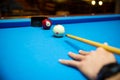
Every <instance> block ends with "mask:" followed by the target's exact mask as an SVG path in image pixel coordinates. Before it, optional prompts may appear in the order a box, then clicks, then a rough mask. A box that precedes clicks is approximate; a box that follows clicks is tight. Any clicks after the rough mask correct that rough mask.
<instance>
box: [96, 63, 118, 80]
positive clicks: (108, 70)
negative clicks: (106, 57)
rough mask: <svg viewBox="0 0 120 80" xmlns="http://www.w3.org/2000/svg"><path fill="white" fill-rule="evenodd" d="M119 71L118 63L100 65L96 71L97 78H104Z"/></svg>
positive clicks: (101, 79)
mask: <svg viewBox="0 0 120 80" xmlns="http://www.w3.org/2000/svg"><path fill="white" fill-rule="evenodd" d="M119 72H120V64H118V63H111V64H107V65H105V66H103V67H102V69H101V70H100V72H99V73H98V77H97V80H105V79H106V78H109V77H111V76H113V75H116V74H117V73H119Z"/></svg>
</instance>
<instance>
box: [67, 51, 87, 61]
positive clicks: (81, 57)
mask: <svg viewBox="0 0 120 80" xmlns="http://www.w3.org/2000/svg"><path fill="white" fill-rule="evenodd" d="M68 54H69V56H70V57H71V58H73V59H75V60H82V59H84V57H85V56H84V55H80V54H75V53H72V52H69V53H68Z"/></svg>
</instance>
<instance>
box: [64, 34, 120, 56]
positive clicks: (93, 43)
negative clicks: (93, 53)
mask: <svg viewBox="0 0 120 80" xmlns="http://www.w3.org/2000/svg"><path fill="white" fill-rule="evenodd" d="M66 36H67V37H69V38H72V39H75V40H78V41H81V42H84V43H87V44H90V45H93V46H96V47H102V48H104V49H106V50H108V51H110V52H113V53H116V54H119V55H120V49H118V48H115V47H112V46H108V45H104V44H101V43H98V42H94V41H91V40H88V39H85V38H81V37H77V36H74V35H71V34H66Z"/></svg>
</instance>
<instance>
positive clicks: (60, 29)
mask: <svg viewBox="0 0 120 80" xmlns="http://www.w3.org/2000/svg"><path fill="white" fill-rule="evenodd" d="M53 33H54V36H56V37H62V36H63V35H64V33H65V29H64V26H62V25H55V26H54V28H53Z"/></svg>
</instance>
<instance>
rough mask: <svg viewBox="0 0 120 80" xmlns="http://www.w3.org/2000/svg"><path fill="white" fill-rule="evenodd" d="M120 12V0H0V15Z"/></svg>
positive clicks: (68, 14)
mask: <svg viewBox="0 0 120 80" xmlns="http://www.w3.org/2000/svg"><path fill="white" fill-rule="evenodd" d="M119 13H120V0H0V17H21V16H41V15H49V16H71V15H97V14H119Z"/></svg>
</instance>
